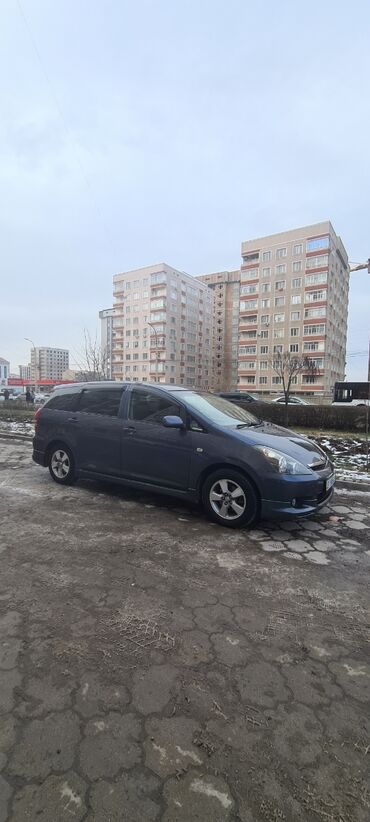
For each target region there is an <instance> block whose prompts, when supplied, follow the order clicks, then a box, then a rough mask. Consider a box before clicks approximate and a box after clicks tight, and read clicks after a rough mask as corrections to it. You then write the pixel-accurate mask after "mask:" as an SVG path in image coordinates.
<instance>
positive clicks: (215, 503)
mask: <svg viewBox="0 0 370 822" xmlns="http://www.w3.org/2000/svg"><path fill="white" fill-rule="evenodd" d="M202 500H203V505H204V508H205V510H206V512H207V514H208V516H209V517H210V518H211V519H213V520H214V522H218V523H219V525H224V526H226V528H241V527H242V526H246V525H252V523H254V522H255V521H256V519H257V517H258V510H259V502H258V496H257V492H256V490H255V489H254V487H253V485H252V483H251V482H250V481H249V480H248V479H247V477H245V476H244V474H241V473H239V471H236V470H233V469H230V470H229V469H227V468H225V469H222V470H219V471H215V472H214V473H213V474H211V475H210V476H209V477H207V479H206V481H205V483H204V485H203V490H202Z"/></svg>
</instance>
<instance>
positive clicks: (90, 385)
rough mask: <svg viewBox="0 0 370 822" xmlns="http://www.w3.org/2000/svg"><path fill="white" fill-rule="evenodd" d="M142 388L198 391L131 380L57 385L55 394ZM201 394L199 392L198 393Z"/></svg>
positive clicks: (184, 387)
mask: <svg viewBox="0 0 370 822" xmlns="http://www.w3.org/2000/svg"><path fill="white" fill-rule="evenodd" d="M128 385H129V386H131V385H132V386H135V387H138V386H141V387H142V388H159V389H160V390H161V391H168V393H170V392H171V391H196V389H194V388H192V387H191V386H188V387H187V386H184V385H167V384H165V383H158V382H130V381H129V380H125V381H123V380H95V381H91V382H70V383H65V384H64V385H56V386H55V388H54V392H56V391H68V389H71V388H112V387H114V388H120V387H123V386H125V387H126V386H128ZM54 392H53V393H54ZM197 393H199V392H197Z"/></svg>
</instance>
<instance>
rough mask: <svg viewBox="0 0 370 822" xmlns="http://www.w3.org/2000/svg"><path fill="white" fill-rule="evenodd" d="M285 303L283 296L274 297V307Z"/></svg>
mask: <svg viewBox="0 0 370 822" xmlns="http://www.w3.org/2000/svg"><path fill="white" fill-rule="evenodd" d="M282 305H285V297H275V308H278V307H279V306H282Z"/></svg>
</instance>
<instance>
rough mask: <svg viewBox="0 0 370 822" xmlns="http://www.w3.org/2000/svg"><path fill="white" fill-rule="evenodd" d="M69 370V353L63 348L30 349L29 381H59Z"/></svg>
mask: <svg viewBox="0 0 370 822" xmlns="http://www.w3.org/2000/svg"><path fill="white" fill-rule="evenodd" d="M68 368H69V351H67V350H66V349H65V348H47V347H46V346H45V347H37V348H31V379H32V380H33V382H38V381H40V380H61V379H62V377H63V373H64V371H66V370H67V369H68Z"/></svg>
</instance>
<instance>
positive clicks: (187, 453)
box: [122, 386, 192, 490]
mask: <svg viewBox="0 0 370 822" xmlns="http://www.w3.org/2000/svg"><path fill="white" fill-rule="evenodd" d="M165 416H179V417H181V418H182V419H183V420H184V423H186V413H185V410H184V409H183V408H182V407H181V405H180V404H178V403H177V402H176V400H175V399H173V397H171V395H170V394H167V393H166V392H164V391H163V392H161V391H160V390H157V389H155V388H144V386H137V387H133V388H132V389H131V391H130V395H129V398H128V411H127V419H126V420H125V423H124V437H123V443H122V472H123V474H124V476H127V478H128V479H133V480H136V481H137V482H147V483H150V484H153V485H162V486H164V487H166V488H176V489H183V490H186V489H187V488H188V485H189V474H190V460H191V447H192V434H191V431H188V430H186V427H184V428H183V429H179V428H167V427H165V425H164V424H163V417H165Z"/></svg>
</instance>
